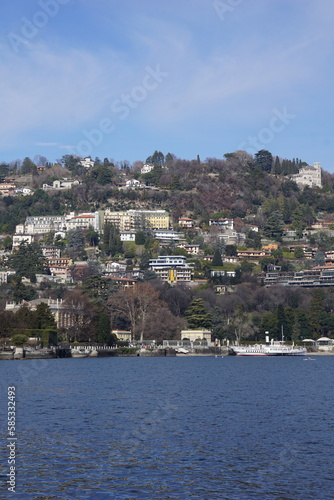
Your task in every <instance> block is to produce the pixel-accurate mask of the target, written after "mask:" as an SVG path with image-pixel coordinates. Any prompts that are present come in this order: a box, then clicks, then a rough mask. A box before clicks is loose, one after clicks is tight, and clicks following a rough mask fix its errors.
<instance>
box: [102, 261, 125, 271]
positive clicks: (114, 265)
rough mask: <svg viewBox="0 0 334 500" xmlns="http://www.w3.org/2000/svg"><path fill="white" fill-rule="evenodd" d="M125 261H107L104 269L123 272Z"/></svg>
mask: <svg viewBox="0 0 334 500" xmlns="http://www.w3.org/2000/svg"><path fill="white" fill-rule="evenodd" d="M126 267H127V266H126V262H107V263H106V266H105V270H106V272H107V273H125V272H126Z"/></svg>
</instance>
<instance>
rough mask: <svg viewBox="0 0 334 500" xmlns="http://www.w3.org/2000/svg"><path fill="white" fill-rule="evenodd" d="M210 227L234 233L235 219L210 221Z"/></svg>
mask: <svg viewBox="0 0 334 500" xmlns="http://www.w3.org/2000/svg"><path fill="white" fill-rule="evenodd" d="M209 226H219V227H222V228H224V229H230V230H231V231H233V228H234V225H233V219H210V220H209Z"/></svg>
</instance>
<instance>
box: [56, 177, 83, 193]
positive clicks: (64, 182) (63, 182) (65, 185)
mask: <svg viewBox="0 0 334 500" xmlns="http://www.w3.org/2000/svg"><path fill="white" fill-rule="evenodd" d="M79 184H80V182H79V181H78V180H72V179H58V180H56V181H53V183H52V188H53V189H58V190H59V189H71V187H72V186H78V185H79Z"/></svg>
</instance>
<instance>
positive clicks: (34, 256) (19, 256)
mask: <svg viewBox="0 0 334 500" xmlns="http://www.w3.org/2000/svg"><path fill="white" fill-rule="evenodd" d="M8 265H9V266H10V267H11V268H12V269H14V270H15V271H16V274H17V276H21V277H22V276H25V277H26V278H29V279H32V280H34V279H35V278H36V273H45V272H47V269H48V267H47V261H46V259H45V257H44V256H43V253H42V250H41V247H40V246H39V245H38V244H37V243H29V244H27V243H25V242H22V243H21V244H20V246H19V248H18V250H15V252H14V253H13V254H12V255H11V256H10V257H9V259H8Z"/></svg>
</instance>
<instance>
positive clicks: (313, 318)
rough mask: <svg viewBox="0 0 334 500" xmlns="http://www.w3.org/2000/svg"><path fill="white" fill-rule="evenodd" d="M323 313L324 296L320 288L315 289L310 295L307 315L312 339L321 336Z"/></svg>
mask: <svg viewBox="0 0 334 500" xmlns="http://www.w3.org/2000/svg"><path fill="white" fill-rule="evenodd" d="M323 313H325V294H324V291H323V290H322V289H321V288H316V289H315V290H314V292H313V294H312V299H311V304H310V309H309V315H308V319H309V323H310V327H311V332H312V337H313V338H314V339H317V338H319V337H320V336H321V318H322V315H323Z"/></svg>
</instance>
